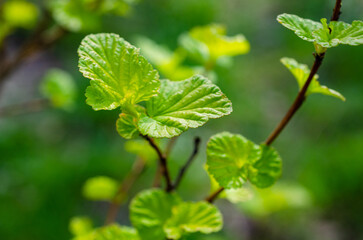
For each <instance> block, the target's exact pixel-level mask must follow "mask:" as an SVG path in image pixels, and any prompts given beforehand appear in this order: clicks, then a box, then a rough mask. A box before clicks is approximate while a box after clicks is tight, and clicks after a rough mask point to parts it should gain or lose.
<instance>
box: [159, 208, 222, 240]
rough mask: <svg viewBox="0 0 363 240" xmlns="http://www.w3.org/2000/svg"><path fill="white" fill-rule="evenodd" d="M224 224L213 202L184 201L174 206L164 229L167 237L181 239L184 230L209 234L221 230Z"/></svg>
mask: <svg viewBox="0 0 363 240" xmlns="http://www.w3.org/2000/svg"><path fill="white" fill-rule="evenodd" d="M222 226H223V219H222V215H221V213H220V212H219V210H218V209H217V208H216V207H215V206H213V205H212V204H210V203H207V202H196V203H193V202H184V203H181V204H179V205H178V206H176V207H174V208H173V210H172V217H171V218H170V219H169V220H168V221H167V222H166V224H165V226H164V230H165V232H166V234H167V238H169V239H180V238H181V236H182V235H183V233H184V232H186V233H193V232H201V233H205V234H208V233H212V232H217V231H219V230H221V228H222Z"/></svg>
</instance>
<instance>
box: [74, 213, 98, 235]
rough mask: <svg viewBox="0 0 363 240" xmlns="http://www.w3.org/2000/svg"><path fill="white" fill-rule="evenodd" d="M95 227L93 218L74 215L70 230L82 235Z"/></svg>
mask: <svg viewBox="0 0 363 240" xmlns="http://www.w3.org/2000/svg"><path fill="white" fill-rule="evenodd" d="M92 229H93V223H92V220H91V219H90V218H89V217H73V218H72V219H71V221H70V222H69V230H70V232H71V233H72V234H73V235H74V236H82V235H85V234H87V233H89V232H91V231H92Z"/></svg>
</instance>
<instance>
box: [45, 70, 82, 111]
mask: <svg viewBox="0 0 363 240" xmlns="http://www.w3.org/2000/svg"><path fill="white" fill-rule="evenodd" d="M76 88H77V87H76V84H75V82H74V79H73V78H72V76H71V75H70V74H69V73H67V72H65V71H63V70H61V69H52V70H49V71H48V72H47V74H46V75H45V76H44V78H43V81H42V83H41V85H40V90H41V92H42V94H43V95H44V96H45V97H47V98H49V99H50V101H51V102H52V105H53V106H54V107H58V108H64V109H72V108H73V107H74V104H75V98H76V94H77V89H76Z"/></svg>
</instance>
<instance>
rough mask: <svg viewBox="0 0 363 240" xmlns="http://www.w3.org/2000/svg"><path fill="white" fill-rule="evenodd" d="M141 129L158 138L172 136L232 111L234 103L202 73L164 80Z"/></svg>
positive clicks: (141, 124)
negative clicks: (180, 79)
mask: <svg viewBox="0 0 363 240" xmlns="http://www.w3.org/2000/svg"><path fill="white" fill-rule="evenodd" d="M146 109H147V114H146V115H141V117H140V120H139V124H138V126H139V130H140V132H141V133H142V134H144V135H148V136H150V137H156V138H163V137H166V138H171V137H174V136H178V135H180V134H181V133H182V132H184V131H186V130H188V129H189V128H197V127H200V126H202V125H203V124H205V123H206V122H207V121H208V120H209V119H213V118H219V117H222V116H224V115H228V114H230V113H231V112H232V103H231V102H230V101H229V99H228V98H227V97H226V96H225V95H224V94H223V93H222V92H221V90H220V89H219V88H218V87H217V86H216V85H214V84H213V83H211V82H210V81H209V80H208V79H206V78H204V77H202V76H199V75H197V76H194V77H192V78H190V79H187V80H184V81H178V82H172V81H169V80H162V81H161V88H160V92H159V94H158V95H157V96H155V97H153V98H151V99H150V100H149V101H148V102H147V107H146Z"/></svg>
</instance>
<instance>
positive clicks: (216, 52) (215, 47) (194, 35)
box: [180, 24, 250, 62]
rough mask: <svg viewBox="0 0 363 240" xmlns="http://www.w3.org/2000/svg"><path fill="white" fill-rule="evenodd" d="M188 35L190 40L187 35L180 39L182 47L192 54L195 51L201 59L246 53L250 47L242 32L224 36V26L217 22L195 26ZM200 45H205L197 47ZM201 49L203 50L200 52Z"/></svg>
mask: <svg viewBox="0 0 363 240" xmlns="http://www.w3.org/2000/svg"><path fill="white" fill-rule="evenodd" d="M188 35H189V37H190V38H191V39H192V40H190V39H189V40H188V39H187V37H186V36H187V35H184V36H183V37H182V38H181V41H180V43H181V44H183V46H184V48H185V49H186V50H188V51H190V52H191V54H192V55H195V54H196V53H197V55H199V56H201V57H202V59H204V60H208V61H212V62H213V61H216V60H217V59H218V58H219V57H223V56H236V55H240V54H246V53H247V52H248V51H249V49H250V44H249V42H248V41H247V40H246V38H245V37H244V36H243V35H242V34H238V35H236V36H233V37H229V36H226V28H225V27H224V26H223V25H219V24H211V25H207V26H202V27H195V28H193V29H192V30H191V31H190V32H189V34H188ZM193 40H194V41H193ZM196 41H197V42H199V44H198V43H197V42H196ZM200 45H204V46H205V47H199V46H200ZM201 50H203V52H200V51H201ZM205 50H208V51H205ZM206 56H208V57H206Z"/></svg>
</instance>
